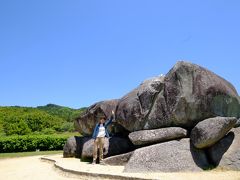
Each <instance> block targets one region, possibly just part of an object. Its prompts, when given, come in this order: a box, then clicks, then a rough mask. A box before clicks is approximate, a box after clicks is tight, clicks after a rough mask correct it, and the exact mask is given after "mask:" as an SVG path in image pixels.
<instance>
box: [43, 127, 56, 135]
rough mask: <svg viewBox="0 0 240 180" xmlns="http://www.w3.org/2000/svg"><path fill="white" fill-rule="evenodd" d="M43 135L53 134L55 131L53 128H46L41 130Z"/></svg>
mask: <svg viewBox="0 0 240 180" xmlns="http://www.w3.org/2000/svg"><path fill="white" fill-rule="evenodd" d="M42 133H43V134H54V133H56V131H55V130H54V129H53V128H46V129H43V130H42Z"/></svg>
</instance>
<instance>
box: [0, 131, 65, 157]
mask: <svg viewBox="0 0 240 180" xmlns="http://www.w3.org/2000/svg"><path fill="white" fill-rule="evenodd" d="M68 137H69V136H68V135H23V136H6V137H1V138H0V153H6V152H24V151H35V150H37V149H39V150H40V151H47V150H62V149H63V146H64V144H65V142H66V140H67V138H68Z"/></svg>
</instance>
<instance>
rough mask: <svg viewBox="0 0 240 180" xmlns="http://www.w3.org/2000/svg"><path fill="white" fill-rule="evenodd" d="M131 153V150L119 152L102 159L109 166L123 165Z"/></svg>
mask: <svg viewBox="0 0 240 180" xmlns="http://www.w3.org/2000/svg"><path fill="white" fill-rule="evenodd" d="M132 155H133V151H131V152H129V153H124V154H119V155H116V156H111V157H108V158H106V159H104V160H103V162H104V163H105V164H107V165H111V166H125V165H126V164H127V163H128V161H129V159H130V158H131V156H132Z"/></svg>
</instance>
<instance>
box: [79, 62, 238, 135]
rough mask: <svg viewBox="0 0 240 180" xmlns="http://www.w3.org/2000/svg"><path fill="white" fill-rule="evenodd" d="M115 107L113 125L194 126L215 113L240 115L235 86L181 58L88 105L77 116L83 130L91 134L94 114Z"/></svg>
mask: <svg viewBox="0 0 240 180" xmlns="http://www.w3.org/2000/svg"><path fill="white" fill-rule="evenodd" d="M114 109H115V110H116V119H117V123H116V127H118V128H116V129H118V131H119V132H123V131H125V130H128V131H130V132H134V131H138V130H144V129H145V130H148V129H157V128H164V127H183V128H187V129H191V128H193V127H194V126H195V125H196V124H197V123H198V122H200V121H202V120H204V119H207V118H211V117H216V116H222V117H237V118H239V117H240V99H239V96H238V94H237V91H236V89H235V88H234V87H233V86H232V85H231V84H230V83H229V82H228V81H226V80H225V79H223V78H221V77H219V76H218V75H216V74H214V73H213V72H211V71H209V70H207V69H205V68H203V67H201V66H198V65H196V64H192V63H189V62H184V61H180V62H177V63H176V65H174V67H173V68H172V69H171V70H170V71H169V72H168V73H167V74H166V76H161V77H155V78H152V79H149V80H146V81H144V82H143V83H142V84H141V85H140V86H139V87H137V88H136V89H134V90H132V91H131V92H129V93H128V94H126V95H125V96H123V97H122V98H121V99H119V100H111V101H103V102H100V103H97V104H94V105H93V106H91V107H89V108H88V110H87V111H86V113H85V114H84V115H83V116H81V117H79V118H78V119H77V120H76V126H77V127H78V129H79V132H80V133H82V134H91V133H92V130H93V128H94V126H95V123H96V122H97V118H96V114H98V113H100V112H99V111H101V112H102V111H103V112H104V114H105V115H106V116H109V115H110V112H111V110H114Z"/></svg>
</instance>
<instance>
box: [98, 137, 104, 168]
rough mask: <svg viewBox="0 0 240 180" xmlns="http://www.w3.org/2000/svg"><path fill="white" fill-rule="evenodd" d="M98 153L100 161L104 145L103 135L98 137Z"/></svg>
mask: <svg viewBox="0 0 240 180" xmlns="http://www.w3.org/2000/svg"><path fill="white" fill-rule="evenodd" d="M99 139H100V140H99V153H100V157H99V159H100V163H101V162H102V161H103V147H104V137H102V138H99Z"/></svg>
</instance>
